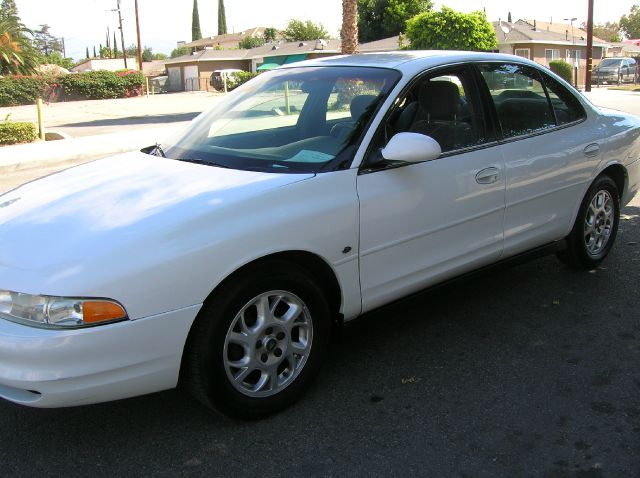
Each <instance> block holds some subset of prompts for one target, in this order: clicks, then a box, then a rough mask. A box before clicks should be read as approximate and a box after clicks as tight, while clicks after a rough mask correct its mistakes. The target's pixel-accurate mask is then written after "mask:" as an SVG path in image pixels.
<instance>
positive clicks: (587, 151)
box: [584, 143, 600, 158]
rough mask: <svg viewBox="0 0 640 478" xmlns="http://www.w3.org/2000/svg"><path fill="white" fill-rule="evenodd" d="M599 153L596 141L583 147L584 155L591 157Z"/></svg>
mask: <svg viewBox="0 0 640 478" xmlns="http://www.w3.org/2000/svg"><path fill="white" fill-rule="evenodd" d="M599 154H600V145H599V144H597V143H591V144H589V145H587V146H586V147H585V148H584V155H585V156H587V157H589V158H592V157H594V156H598V155H599Z"/></svg>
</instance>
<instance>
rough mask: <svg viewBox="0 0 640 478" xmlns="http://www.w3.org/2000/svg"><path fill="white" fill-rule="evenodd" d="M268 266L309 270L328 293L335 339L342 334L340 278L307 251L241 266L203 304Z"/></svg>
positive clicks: (283, 253) (189, 336) (187, 344)
mask: <svg viewBox="0 0 640 478" xmlns="http://www.w3.org/2000/svg"><path fill="white" fill-rule="evenodd" d="M269 264H273V265H282V264H285V265H286V264H289V265H291V266H293V267H303V268H304V269H306V270H307V271H308V272H309V273H310V274H311V275H312V276H313V277H314V278H315V279H316V280H317V281H318V282H319V284H320V285H321V286H322V287H323V289H324V290H326V291H327V295H326V298H327V301H328V303H329V308H330V311H331V313H332V315H333V317H334V320H333V323H332V335H336V334H337V333H339V330H338V329H339V325H340V324H341V322H342V316H341V314H340V308H341V306H342V301H343V298H342V288H341V287H340V282H339V281H338V277H337V275H336V273H335V271H334V270H333V268H332V267H331V266H330V265H329V264H328V263H327V262H326V261H325V260H324V259H323V258H322V257H320V256H319V255H317V254H314V253H312V252H308V251H304V250H288V251H280V252H274V253H271V254H268V255H265V256H262V257H259V258H256V259H253V260H251V261H249V262H247V263H246V264H243V265H242V266H240V267H238V268H237V269H236V270H234V271H233V272H231V273H230V274H228V275H227V276H226V277H225V278H224V279H223V280H222V281H220V282H219V283H218V284H217V285H216V286H215V287H214V288H213V290H211V292H209V294H208V295H207V297H206V298H205V300H204V302H206V301H209V300H215V296H216V294H217V293H222V292H223V291H224V289H225V288H226V287H227V286H228V285H229V284H230V283H231V282H233V281H234V280H238V279H239V278H240V277H241V276H243V275H245V274H250V273H251V271H252V270H255V269H258V268H261V267H264V266H267V265H269ZM198 318H199V317H198V316H197V317H196V319H195V320H194V322H193V324H191V328H190V329H189V333H188V334H187V339H186V341H185V344H184V348H183V353H182V358H181V364H180V373H179V379H178V383H179V384H180V383H181V382H182V381H183V379H184V374H185V368H184V366H185V354H186V352H187V350H188V349H189V348H190V346H191V339H192V335H193V334H192V332H193V330H194V328H195V327H196V326H197V323H198Z"/></svg>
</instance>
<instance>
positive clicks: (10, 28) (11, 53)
mask: <svg viewBox="0 0 640 478" xmlns="http://www.w3.org/2000/svg"><path fill="white" fill-rule="evenodd" d="M31 35H33V32H32V31H31V30H29V29H28V28H26V27H25V26H24V25H23V24H22V21H21V20H20V17H19V16H18V9H17V8H16V4H15V2H14V0H2V3H0V75H5V74H12V75H15V74H23V75H30V74H32V73H35V71H36V68H37V66H38V64H39V55H38V52H37V51H36V50H35V49H34V48H33V46H32V43H31V38H30V36H31Z"/></svg>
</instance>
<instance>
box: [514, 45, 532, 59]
mask: <svg viewBox="0 0 640 478" xmlns="http://www.w3.org/2000/svg"><path fill="white" fill-rule="evenodd" d="M514 55H516V56H521V57H522V58H526V59H527V60H530V59H531V56H530V55H531V50H530V49H529V48H516V50H515V52H514Z"/></svg>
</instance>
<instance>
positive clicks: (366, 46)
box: [358, 35, 400, 53]
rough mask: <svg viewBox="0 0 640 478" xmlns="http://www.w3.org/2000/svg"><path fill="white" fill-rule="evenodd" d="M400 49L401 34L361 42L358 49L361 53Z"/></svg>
mask: <svg viewBox="0 0 640 478" xmlns="http://www.w3.org/2000/svg"><path fill="white" fill-rule="evenodd" d="M399 49H400V36H398V35H396V36H394V37H389V38H383V39H382V40H376V41H370V42H367V43H360V45H358V51H359V52H361V53H365V52H369V51H395V50H399Z"/></svg>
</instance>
